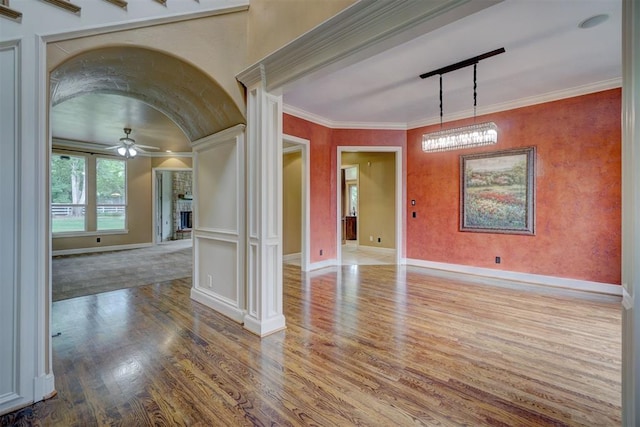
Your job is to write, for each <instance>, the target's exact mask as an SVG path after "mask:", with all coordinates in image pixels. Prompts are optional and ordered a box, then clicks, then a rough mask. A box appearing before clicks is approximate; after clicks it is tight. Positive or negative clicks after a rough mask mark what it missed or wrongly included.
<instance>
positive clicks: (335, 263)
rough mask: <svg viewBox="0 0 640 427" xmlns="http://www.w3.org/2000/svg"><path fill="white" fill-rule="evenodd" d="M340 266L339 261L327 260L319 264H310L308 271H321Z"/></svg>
mask: <svg viewBox="0 0 640 427" xmlns="http://www.w3.org/2000/svg"><path fill="white" fill-rule="evenodd" d="M339 265H340V263H339V262H338V260H337V259H327V260H324V261H318V262H313V263H311V264H309V270H307V271H313V270H320V269H322V268H328V267H336V266H339Z"/></svg>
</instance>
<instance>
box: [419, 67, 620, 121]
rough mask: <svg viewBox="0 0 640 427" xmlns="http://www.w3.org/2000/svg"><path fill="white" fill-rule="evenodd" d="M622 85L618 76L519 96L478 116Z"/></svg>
mask: <svg viewBox="0 0 640 427" xmlns="http://www.w3.org/2000/svg"><path fill="white" fill-rule="evenodd" d="M621 85H622V80H621V79H620V78H615V79H610V80H604V81H601V82H596V83H590V84H586V85H582V86H576V87H573V88H569V89H562V90H557V91H553V92H547V93H543V94H541V95H535V96H529V97H526V98H520V99H516V100H513V101H508V102H502V103H499V104H493V105H488V106H486V107H484V108H478V113H477V115H478V116H482V115H485V114H491V113H498V112H501V111H509V110H514V109H516V108H523V107H530V106H532V105H537V104H544V103H546V102H553V101H558V100H561V99H566V98H573V97H576V96H582V95H587V94H590V93H595V92H601V91H604V90H609V89H614V88H617V87H620V86H621ZM468 117H473V110H472V109H470V110H465V111H461V112H459V113H455V114H450V115H445V117H444V119H443V120H444V121H445V122H451V121H454V120H460V119H465V118H468ZM437 123H440V118H439V117H431V118H428V119H424V120H418V121H414V122H409V123H407V129H415V128H419V127H423V126H429V125H434V124H437Z"/></svg>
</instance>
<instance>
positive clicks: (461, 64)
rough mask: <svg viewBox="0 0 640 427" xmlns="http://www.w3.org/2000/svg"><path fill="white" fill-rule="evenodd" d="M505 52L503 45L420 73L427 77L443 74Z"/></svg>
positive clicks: (424, 77)
mask: <svg viewBox="0 0 640 427" xmlns="http://www.w3.org/2000/svg"><path fill="white" fill-rule="evenodd" d="M504 52H505V50H504V48H503V47H501V48H500V49H496V50H492V51H491V52H487V53H483V54H482V55H478V56H474V57H473V58H469V59H465V60H464V61H460V62H456V63H455V64H451V65H447V66H446V67H442V68H438V69H437V70H433V71H429V72H428V73H424V74H420V78H421V79H426V78H427V77H431V76H435V75H436V74H440V75H443V74H446V73H449V72H451V71H455V70H459V69H460V68H464V67H468V66H469V65H474V64H477V63H478V62H480V61H481V60H483V59H487V58H491V57H492V56H496V55H500V54H501V53H504Z"/></svg>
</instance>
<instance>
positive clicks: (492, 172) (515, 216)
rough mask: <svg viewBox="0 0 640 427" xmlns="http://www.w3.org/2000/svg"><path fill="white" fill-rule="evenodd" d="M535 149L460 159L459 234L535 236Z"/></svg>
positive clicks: (498, 152) (462, 157)
mask: <svg viewBox="0 0 640 427" xmlns="http://www.w3.org/2000/svg"><path fill="white" fill-rule="evenodd" d="M535 156H536V151H535V147H527V148H520V149H514V150H506V151H497V152H493V153H481V154H470V155H463V156H460V231H477V232H483V233H511V234H534V222H535V203H534V195H535Z"/></svg>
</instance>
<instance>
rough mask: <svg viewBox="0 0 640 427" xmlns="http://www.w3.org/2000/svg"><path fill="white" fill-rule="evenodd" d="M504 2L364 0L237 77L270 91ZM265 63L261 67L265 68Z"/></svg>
mask: <svg viewBox="0 0 640 427" xmlns="http://www.w3.org/2000/svg"><path fill="white" fill-rule="evenodd" d="M501 1H502V0H487V1H482V2H479V1H471V0H431V1H404V2H389V1H359V2H356V3H354V4H352V5H351V6H349V7H347V8H346V9H344V10H343V11H342V12H340V13H338V14H337V15H335V16H333V17H332V18H330V19H328V20H327V21H324V22H323V23H321V24H320V25H318V26H316V27H315V28H313V29H311V30H310V31H308V32H307V33H305V34H303V35H301V36H300V37H298V38H296V39H294V40H293V41H291V42H290V43H288V44H286V45H285V46H283V47H281V48H280V49H278V50H276V51H275V52H273V53H271V54H269V55H268V56H266V57H265V58H263V59H261V60H260V61H258V62H257V63H255V64H253V65H251V66H250V67H248V68H247V69H245V70H244V71H242V72H240V73H239V74H237V75H236V78H237V79H238V80H239V81H240V82H241V83H242V84H244V85H245V86H246V87H250V86H253V85H255V84H256V83H257V82H258V81H259V80H258V78H259V77H260V78H261V79H262V82H263V85H264V86H265V88H266V89H267V90H268V91H269V92H276V91H278V90H281V89H283V88H284V87H285V86H287V85H290V84H293V83H294V82H295V83H296V84H300V83H302V82H303V81H304V80H305V79H307V78H309V77H311V76H312V75H314V74H318V73H320V72H322V73H329V72H331V71H334V70H337V69H340V68H343V67H345V66H347V65H350V64H354V63H356V62H359V61H361V60H363V59H365V58H369V57H371V56H373V55H375V54H377V53H380V52H383V51H385V50H388V49H390V48H391V47H394V46H398V45H400V44H402V43H404V42H407V41H409V40H411V39H414V38H415V37H417V36H418V35H422V34H426V33H429V32H431V31H434V30H436V29H438V28H441V27H443V26H445V25H447V24H449V23H451V22H454V21H456V20H458V19H461V18H463V17H465V16H468V15H470V14H472V13H475V12H478V11H480V10H482V9H485V8H487V7H490V6H493V5H494V4H497V3H500V2H501ZM261 67H262V69H260V68H261Z"/></svg>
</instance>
